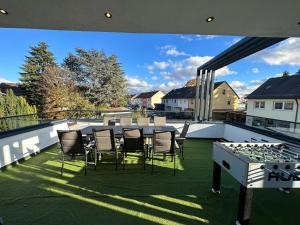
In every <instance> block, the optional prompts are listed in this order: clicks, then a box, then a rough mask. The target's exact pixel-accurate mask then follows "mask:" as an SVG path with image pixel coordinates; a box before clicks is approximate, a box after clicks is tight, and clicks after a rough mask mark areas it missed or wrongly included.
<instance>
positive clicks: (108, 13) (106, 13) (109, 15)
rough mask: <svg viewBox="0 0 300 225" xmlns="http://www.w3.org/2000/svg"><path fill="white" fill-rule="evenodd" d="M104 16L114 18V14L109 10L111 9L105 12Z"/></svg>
mask: <svg viewBox="0 0 300 225" xmlns="http://www.w3.org/2000/svg"><path fill="white" fill-rule="evenodd" d="M104 16H105V17H106V18H109V19H110V18H112V14H111V12H109V11H107V12H105V13H104Z"/></svg>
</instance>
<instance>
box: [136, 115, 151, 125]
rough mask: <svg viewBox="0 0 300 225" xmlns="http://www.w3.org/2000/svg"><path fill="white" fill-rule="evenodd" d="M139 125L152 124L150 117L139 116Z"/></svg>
mask: <svg viewBox="0 0 300 225" xmlns="http://www.w3.org/2000/svg"><path fill="white" fill-rule="evenodd" d="M137 125H138V126H149V125H150V118H149V117H140V118H137Z"/></svg>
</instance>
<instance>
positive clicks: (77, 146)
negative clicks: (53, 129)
mask: <svg viewBox="0 0 300 225" xmlns="http://www.w3.org/2000/svg"><path fill="white" fill-rule="evenodd" d="M57 134H58V138H59V143H60V146H59V147H60V149H61V155H62V165H61V175H63V171H64V161H65V157H64V156H65V155H68V156H71V159H75V157H76V156H84V158H85V167H84V173H85V175H86V174H87V157H88V154H89V152H90V150H91V148H92V147H91V145H90V144H88V145H84V143H83V139H82V134H81V131H80V130H69V131H65V130H58V131H57Z"/></svg>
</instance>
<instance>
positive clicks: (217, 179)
mask: <svg viewBox="0 0 300 225" xmlns="http://www.w3.org/2000/svg"><path fill="white" fill-rule="evenodd" d="M211 190H212V192H213V193H218V194H220V193H221V166H220V165H219V164H218V163H216V162H214V171H213V183H212V188H211Z"/></svg>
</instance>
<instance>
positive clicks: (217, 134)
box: [167, 123, 225, 139]
mask: <svg viewBox="0 0 300 225" xmlns="http://www.w3.org/2000/svg"><path fill="white" fill-rule="evenodd" d="M167 125H170V126H174V127H175V128H176V129H177V130H178V131H179V132H181V130H182V128H183V126H184V123H169V124H167ZM224 126H225V124H223V123H191V124H190V127H189V130H188V133H187V138H213V139H217V138H223V135H224Z"/></svg>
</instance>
